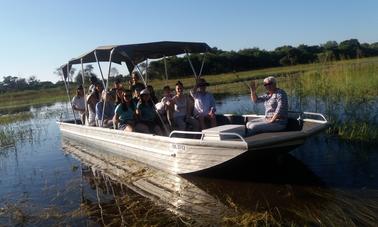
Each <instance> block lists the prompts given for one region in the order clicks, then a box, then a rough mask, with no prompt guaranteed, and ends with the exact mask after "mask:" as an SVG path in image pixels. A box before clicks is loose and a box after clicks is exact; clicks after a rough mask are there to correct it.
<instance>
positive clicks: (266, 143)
mask: <svg viewBox="0 0 378 227" xmlns="http://www.w3.org/2000/svg"><path fill="white" fill-rule="evenodd" d="M209 50H210V47H209V46H208V45H207V44H206V43H195V42H168V41H164V42H154V43H142V44H132V45H114V46H101V47H98V48H95V49H94V50H92V51H90V52H88V53H86V54H84V55H81V56H79V57H78V58H74V59H72V60H70V61H69V62H68V63H66V64H65V65H63V66H62V67H61V68H62V70H63V72H65V73H63V74H64V78H65V80H66V78H67V75H68V72H69V71H70V68H71V67H72V65H74V64H81V65H82V69H83V63H93V62H97V63H99V62H100V61H108V62H109V69H110V66H111V64H112V63H117V64H121V63H122V62H124V63H125V64H126V66H127V68H128V69H129V72H131V71H132V70H133V69H134V68H135V67H136V68H138V64H139V63H141V62H144V61H147V60H148V59H159V58H165V57H166V56H175V55H180V54H186V56H187V57H188V61H189V63H190V65H191V68H192V70H193V73H194V75H195V76H196V77H199V76H200V74H201V71H202V66H203V64H202V66H201V70H200V73H198V74H197V73H196V71H195V69H194V67H193V64H192V63H191V61H190V58H189V54H190V53H206V52H207V51H209ZM202 63H203V62H202ZM98 65H99V67H100V64H98ZM138 70H139V68H138ZM109 71H110V70H109ZM100 72H101V73H102V70H100ZM109 73H110V72H109ZM108 75H109V74H108ZM197 75H198V76H197ZM102 77H103V75H102ZM103 78H104V77H103ZM83 81H84V78H83ZM67 94H69V92H67ZM68 98H69V100H70V97H68ZM216 117H217V124H218V126H216V127H212V128H208V129H205V130H202V131H201V132H193V131H176V130H175V131H172V132H170V133H169V134H167V135H166V136H162V135H154V134H146V133H138V132H126V131H119V130H114V129H108V128H102V127H91V126H86V125H81V124H78V122H77V121H76V120H59V121H58V122H57V123H58V125H59V128H60V130H61V132H62V136H63V137H64V138H66V139H69V140H70V141H72V142H76V143H78V144H81V145H83V146H87V147H92V148H95V149H98V150H99V152H104V153H112V154H114V155H117V156H118V157H119V158H126V159H132V160H135V161H138V162H141V163H144V164H147V165H149V166H151V167H153V168H157V169H160V170H163V171H166V172H169V173H174V174H190V173H199V172H206V171H208V170H210V169H214V168H219V169H221V168H222V167H223V166H232V165H240V164H241V163H248V160H250V159H253V158H254V157H256V156H259V155H271V154H274V155H275V154H279V153H287V152H289V151H291V150H293V149H294V148H296V147H298V146H300V145H302V144H303V143H304V142H305V140H306V139H307V138H309V137H311V136H313V135H315V134H317V133H319V132H321V131H323V130H325V129H326V128H327V127H328V121H327V119H326V118H325V116H324V115H322V114H320V113H311V112H290V114H289V124H288V127H287V130H285V131H281V132H272V133H261V134H257V135H253V136H248V135H247V133H246V127H245V123H246V122H247V121H249V120H251V119H256V118H263V117H264V115H255V114H252V115H251V114H246V115H233V114H219V115H217V116H216Z"/></svg>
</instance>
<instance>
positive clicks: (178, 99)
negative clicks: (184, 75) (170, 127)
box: [172, 81, 199, 131]
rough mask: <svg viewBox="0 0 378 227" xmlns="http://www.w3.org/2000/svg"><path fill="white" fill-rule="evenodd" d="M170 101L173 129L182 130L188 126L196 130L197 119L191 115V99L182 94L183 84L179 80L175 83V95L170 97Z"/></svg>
mask: <svg viewBox="0 0 378 227" xmlns="http://www.w3.org/2000/svg"><path fill="white" fill-rule="evenodd" d="M172 103H173V107H174V111H173V123H174V129H175V130H181V131H183V130H186V129H187V126H190V127H191V129H192V130H193V131H198V129H199V125H198V121H197V120H195V119H194V118H193V116H192V112H193V100H192V99H191V98H190V97H189V96H188V95H187V94H184V85H183V84H182V83H181V81H177V83H176V95H175V96H174V97H173V98H172Z"/></svg>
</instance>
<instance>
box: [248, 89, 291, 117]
mask: <svg viewBox="0 0 378 227" xmlns="http://www.w3.org/2000/svg"><path fill="white" fill-rule="evenodd" d="M256 102H257V103H261V102H264V106H265V117H266V118H271V117H273V116H274V115H275V114H278V115H277V116H278V118H280V119H287V117H288V108H289V107H288V106H289V105H288V101H287V94H286V92H285V91H284V90H282V89H280V88H277V91H276V92H275V93H273V94H269V93H266V94H264V95H262V96H258V97H257V101H256Z"/></svg>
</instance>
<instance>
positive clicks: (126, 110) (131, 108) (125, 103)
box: [113, 90, 136, 132]
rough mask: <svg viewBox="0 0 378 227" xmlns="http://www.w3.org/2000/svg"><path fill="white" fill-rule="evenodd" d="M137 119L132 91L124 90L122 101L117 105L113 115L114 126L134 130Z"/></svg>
mask: <svg viewBox="0 0 378 227" xmlns="http://www.w3.org/2000/svg"><path fill="white" fill-rule="evenodd" d="M135 119H136V116H135V105H134V104H133V102H132V95H131V91H130V90H123V91H122V100H121V103H120V104H118V105H117V107H116V109H115V114H114V117H113V122H114V128H116V129H119V130H124V131H128V132H132V131H134V127H135Z"/></svg>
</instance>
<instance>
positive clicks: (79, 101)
mask: <svg viewBox="0 0 378 227" xmlns="http://www.w3.org/2000/svg"><path fill="white" fill-rule="evenodd" d="M72 106H74V107H75V108H77V109H82V110H84V109H85V101H84V97H83V96H81V97H80V96H77V95H76V96H75V97H73V99H72ZM76 112H78V113H80V114H83V113H84V112H85V111H76Z"/></svg>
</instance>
